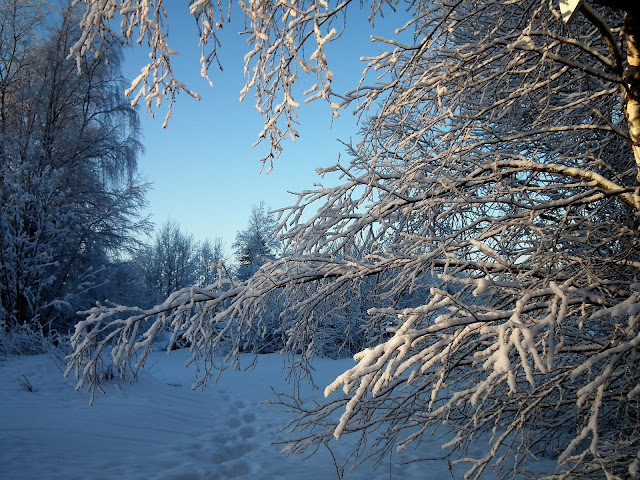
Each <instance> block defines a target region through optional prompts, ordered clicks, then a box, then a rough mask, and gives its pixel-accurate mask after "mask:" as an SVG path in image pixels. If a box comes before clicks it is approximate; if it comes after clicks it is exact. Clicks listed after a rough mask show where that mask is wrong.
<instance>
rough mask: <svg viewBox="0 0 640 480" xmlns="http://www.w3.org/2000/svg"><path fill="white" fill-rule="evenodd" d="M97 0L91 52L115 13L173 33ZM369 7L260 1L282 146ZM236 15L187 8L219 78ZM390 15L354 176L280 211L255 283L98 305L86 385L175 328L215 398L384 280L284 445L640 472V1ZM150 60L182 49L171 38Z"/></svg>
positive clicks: (196, 5)
mask: <svg viewBox="0 0 640 480" xmlns="http://www.w3.org/2000/svg"><path fill="white" fill-rule="evenodd" d="M87 3H88V4H89V8H88V13H87V16H86V17H85V23H84V27H85V32H86V33H87V36H86V37H84V38H86V39H92V38H93V36H95V35H107V36H109V35H112V34H113V30H109V29H108V23H107V21H106V20H105V19H106V13H111V12H113V11H114V10H120V12H121V14H122V15H123V16H124V21H123V30H122V34H123V35H125V36H128V37H131V36H132V35H134V33H133V32H134V27H136V26H138V25H139V26H140V30H139V33H140V35H141V36H142V37H143V39H144V38H145V36H146V35H149V38H150V39H151V38H153V36H152V33H153V31H152V30H150V29H151V28H152V27H153V28H161V27H160V26H161V25H162V22H155V23H151V22H150V21H149V19H148V18H147V17H146V14H145V10H144V8H146V6H147V5H148V2H134V3H133V4H132V5H129V4H127V7H126V10H125V9H124V7H120V6H119V4H117V3H116V2H111V1H107V2H97V1H95V0H87ZM152 3H154V5H156V6H158V5H161V1H160V0H156V2H152ZM354 4H355V2H350V1H348V0H347V1H344V2H325V1H320V0H318V1H312V0H310V1H301V2H296V3H288V2H276V1H267V0H265V1H257V2H250V3H241V6H242V8H243V10H244V12H245V14H246V16H247V18H248V22H247V32H248V34H249V48H250V53H249V55H248V56H247V57H246V58H247V73H248V83H247V91H249V90H250V89H254V90H255V92H256V94H257V96H258V109H259V110H260V112H262V114H263V115H264V116H265V130H264V132H263V135H265V136H269V138H270V141H271V144H272V148H273V149H274V151H277V149H278V147H279V145H280V140H281V139H282V138H283V136H284V134H283V131H284V132H285V133H286V132H287V131H288V132H291V129H292V128H293V127H292V125H293V123H291V122H289V121H288V120H289V119H291V118H293V117H294V112H295V109H296V108H297V107H298V104H297V103H296V102H295V101H294V100H293V92H294V90H293V84H294V83H295V81H296V79H297V76H298V74H301V75H302V74H303V73H307V72H309V73H310V74H311V75H315V76H317V77H318V84H317V85H316V86H315V87H314V89H311V90H310V91H309V93H307V97H308V98H313V97H315V96H319V97H322V98H325V99H327V100H329V101H330V102H331V101H332V98H335V97H332V88H331V77H332V74H330V70H329V69H328V67H327V57H326V55H325V53H326V52H325V49H324V46H325V44H326V43H327V42H330V41H333V40H337V39H339V35H337V34H336V31H340V28H337V29H336V30H334V28H335V24H336V23H337V24H338V25H337V26H339V27H341V26H346V28H349V25H348V22H347V20H348V19H349V18H350V15H357V14H358V13H359V12H358V11H357V10H353V9H355V8H357V6H356V5H354ZM217 5H218V4H214V3H213V2H209V1H206V0H205V1H198V2H192V3H191V12H192V13H193V14H194V16H195V18H196V20H197V21H198V22H199V25H201V33H202V35H203V36H204V38H205V39H209V40H210V41H213V43H214V45H215V47H214V50H213V53H212V54H211V55H209V56H207V55H203V64H204V66H205V67H206V66H207V64H208V63H207V62H209V61H211V60H212V59H215V48H217V45H218V44H217V43H216V41H217V35H218V32H217V30H216V28H218V27H219V24H220V23H221V22H222V18H223V17H222V16H221V15H219V13H220V11H219V10H218V9H217V8H218V7H217ZM101 8H104V10H100V9H101ZM393 11H398V12H400V13H398V22H399V23H398V30H397V35H398V37H394V38H388V39H381V38H375V39H374V40H375V41H377V42H379V45H380V53H379V54H378V55H376V56H373V57H370V58H365V59H363V60H364V62H365V72H364V76H363V80H362V81H361V82H360V83H359V84H358V85H355V86H354V89H353V90H352V91H350V92H346V93H345V94H344V95H343V96H342V106H343V107H345V108H346V107H348V106H352V107H353V108H355V110H356V111H358V112H361V113H364V114H366V115H367V118H366V121H365V123H364V124H363V128H364V131H363V136H362V139H361V140H360V141H359V142H358V143H357V144H356V145H353V146H352V147H351V153H352V159H351V161H350V162H348V163H346V164H342V163H339V164H337V165H335V166H333V167H330V168H328V169H325V170H323V171H322V174H323V175H331V174H334V173H335V174H337V175H339V176H340V178H341V180H342V181H341V183H339V184H338V185H337V186H335V187H332V188H318V189H316V190H310V191H306V192H302V193H301V194H300V196H299V199H298V201H297V204H296V205H295V206H294V207H292V208H290V209H284V210H283V211H282V215H283V216H282V217H281V219H282V223H281V238H282V240H283V242H284V249H285V251H286V252H287V255H286V256H284V257H283V258H279V259H274V260H271V261H268V262H266V263H265V264H264V265H263V266H262V267H261V268H260V269H259V270H258V271H257V272H256V273H255V274H254V275H253V276H252V277H251V278H249V279H247V280H246V281H245V282H241V283H237V282H234V281H233V280H231V279H228V280H226V281H222V280H221V282H220V284H219V287H220V288H219V289H207V290H202V289H184V290H182V291H178V292H175V293H174V294H173V295H172V296H170V297H169V298H168V299H167V300H166V301H165V302H164V303H163V304H161V305H158V306H157V307H155V308H153V309H149V310H146V311H140V310H139V309H132V311H131V312H130V314H129V315H127V312H126V309H124V308H123V307H118V308H105V307H97V308H95V309H93V310H91V311H90V312H88V314H87V318H86V320H84V321H83V322H81V323H79V324H78V326H77V329H76V335H75V338H74V344H75V348H76V350H75V353H74V355H73V356H72V357H71V358H70V363H69V372H70V371H71V370H72V369H73V368H74V367H76V368H77V369H78V370H77V371H78V373H79V376H80V381H79V383H78V386H79V387H82V386H83V385H85V384H88V385H89V386H90V387H91V386H95V383H92V382H93V381H94V379H93V378H92V372H93V371H94V370H93V369H94V367H95V365H96V362H97V361H98V360H97V359H98V357H97V356H96V353H95V352H99V351H101V350H102V349H103V348H104V347H105V345H106V343H105V341H104V340H101V338H102V336H101V335H102V334H103V333H104V332H109V335H110V338H111V339H115V340H116V344H115V346H114V347H113V350H112V360H113V361H114V363H115V364H116V365H118V366H120V368H121V369H122V371H123V372H124V371H126V370H127V365H128V359H130V358H133V357H134V356H136V355H137V357H136V358H137V359H138V362H137V364H136V366H138V367H139V366H140V365H142V364H143V363H144V358H145V352H146V351H147V350H148V348H149V345H150V342H151V341H152V339H153V337H154V334H155V332H157V331H158V329H159V328H160V327H161V326H162V325H163V324H165V323H166V322H168V321H172V322H173V324H172V325H173V327H174V328H175V329H182V330H186V331H187V335H188V336H190V338H191V344H192V345H193V356H194V359H196V360H200V361H202V363H203V366H204V369H203V370H202V373H201V375H200V376H199V377H198V379H197V382H196V385H200V384H202V383H205V382H206V381H207V380H208V378H209V376H210V374H211V370H212V369H213V368H215V366H216V365H215V364H214V361H213V359H212V358H211V356H210V355H207V352H211V349H212V348H215V346H216V345H217V343H219V342H220V341H222V340H223V339H226V338H229V336H231V338H232V339H233V341H234V344H235V345H240V344H241V343H242V341H243V338H250V337H251V335H254V334H255V332H256V331H257V330H259V328H260V325H261V319H262V318H263V316H264V315H265V314H266V312H268V309H269V305H268V301H267V299H269V298H270V297H271V296H272V295H274V294H277V295H279V298H281V299H282V301H283V302H284V311H283V313H282V315H281V318H282V320H283V322H285V324H284V325H283V326H282V331H283V332H286V339H285V349H286V350H288V351H290V352H294V353H297V354H299V357H296V358H297V359H298V360H297V362H298V364H302V363H304V360H305V359H306V358H307V357H308V356H309V355H312V354H313V353H314V349H313V348H309V346H312V345H313V344H314V341H315V340H316V339H317V335H318V332H321V331H322V329H321V327H322V325H323V322H325V321H326V320H327V318H328V315H329V314H330V313H333V312H335V311H336V310H341V311H346V309H347V308H349V306H351V305H352V300H353V292H354V291H355V290H356V289H357V288H358V287H359V286H361V285H362V282H363V279H375V282H374V283H373V284H372V287H371V288H372V289H373V292H374V293H373V295H375V302H374V303H373V305H372V306H371V307H370V308H369V309H368V312H367V314H368V318H367V322H368V325H367V327H371V329H372V331H373V330H376V329H377V330H378V331H382V332H384V333H383V334H381V335H380V337H379V341H378V343H377V344H376V345H372V346H371V347H370V348H367V349H365V350H363V351H362V352H360V353H358V354H356V355H355V356H354V359H355V361H356V364H355V365H354V366H353V368H351V369H349V370H348V371H346V372H344V374H342V375H340V376H339V377H338V378H337V379H336V380H335V381H334V382H332V383H331V384H330V385H329V386H328V387H327V388H326V390H325V393H326V396H327V401H326V403H324V404H321V405H318V406H317V407H316V408H309V407H308V406H300V404H298V403H296V402H292V403H291V404H290V405H289V407H290V408H292V409H294V410H295V409H298V411H299V417H298V418H296V419H294V420H293V422H292V424H291V426H292V427H293V428H294V429H295V430H297V432H298V433H297V435H296V436H295V439H294V440H292V441H291V444H290V445H289V448H288V451H289V452H296V453H299V452H305V451H308V449H309V448H314V447H316V446H319V445H322V444H328V445H330V442H333V441H334V438H335V439H339V438H340V437H342V436H343V435H347V434H351V435H359V436H360V442H359V443H358V447H357V449H356V451H355V452H354V455H353V456H351V457H350V460H351V462H352V463H355V464H357V463H358V462H359V461H361V460H365V459H371V458H373V459H378V460H380V459H382V458H384V456H385V455H387V454H388V453H389V452H390V451H391V449H392V448H394V447H399V448H406V447H409V446H415V448H419V441H420V439H421V437H422V436H423V435H426V434H430V433H432V432H434V431H437V430H438V429H443V430H442V432H443V436H444V437H443V443H444V455H445V456H446V457H447V458H448V459H449V461H451V462H452V463H453V464H463V465H466V466H467V468H468V470H467V477H469V478H482V476H483V474H484V472H486V471H487V470H488V469H491V470H493V471H495V472H496V473H497V474H498V475H499V476H501V477H511V476H516V475H518V474H519V473H525V474H527V473H528V474H531V465H532V462H534V459H535V458H536V457H537V456H541V455H542V456H547V457H552V458H555V459H556V460H557V470H556V471H555V472H547V474H546V478H603V477H606V478H629V477H631V478H640V447H639V445H640V421H639V418H640V404H639V401H640V372H639V371H638V369H637V368H636V363H637V361H638V358H639V356H640V318H639V316H638V315H639V312H640V283H639V282H638V271H639V268H640V252H639V247H640V242H639V240H640V237H639V233H638V228H639V226H640V224H639V223H638V212H639V211H640V195H639V193H638V192H639V191H640V190H639V189H640V185H639V180H638V179H639V178H640V175H639V173H638V172H639V171H640V168H639V167H638V166H639V165H640V68H639V66H640V6H639V5H638V3H637V2H635V1H633V0H626V1H625V0H594V1H590V0H584V1H565V0H560V1H559V2H555V1H553V0H551V1H550V0H514V1H512V2H506V1H503V0H476V1H464V2H463V1H461V2H448V1H443V0H435V1H417V2H413V1H411V2H410V1H407V2H401V1H391V0H389V1H381V2H372V3H371V14H370V20H371V21H372V22H373V21H374V20H376V19H378V18H379V17H380V15H381V14H382V13H383V12H384V14H385V17H386V18H387V21H389V18H391V17H392V16H393ZM345 12H346V14H345ZM155 14H162V11H161V10H156V11H155ZM343 14H345V15H343ZM136 22H138V23H136ZM345 24H346V25H345ZM84 45H86V44H85V43H83V42H82V41H81V42H79V43H77V44H76V47H75V49H74V52H80V53H82V49H83V48H84ZM208 45H210V44H207V43H206V42H203V46H204V47H205V48H206V47H207V46H208ZM305 47H307V48H305ZM153 48H155V49H157V50H156V52H157V55H156V56H155V57H154V59H156V60H157V59H162V61H163V62H165V61H166V60H167V59H168V58H169V56H168V52H169V49H168V48H166V45H165V44H163V43H162V42H156V43H154V44H153ZM165 54H166V55H165ZM163 55H164V56H163ZM167 65H168V64H167V63H157V62H156V63H155V64H154V65H152V66H151V68H150V69H147V70H146V71H145V72H143V75H142V76H141V77H140V78H139V79H138V80H137V81H136V84H135V85H136V86H137V88H139V90H138V94H139V96H138V97H137V98H141V96H146V98H147V100H148V101H152V100H155V99H156V98H157V97H158V96H162V95H166V96H168V97H171V96H172V95H173V94H174V92H175V88H176V86H179V84H176V83H175V82H174V80H173V77H172V76H170V75H166V76H154V75H152V74H151V72H153V69H154V68H167ZM166 71H168V70H166ZM147 73H148V74H147ZM372 77H375V79H374V80H372ZM157 78H161V79H162V80H161V81H160V84H159V88H152V87H155V85H154V84H153V81H154V79H157ZM150 82H151V83H150ZM171 82H174V83H171ZM167 86H168V87H167ZM163 88H164V90H163ZM167 88H168V89H167ZM279 96H280V97H279ZM276 98H278V100H276ZM279 100H281V101H279ZM337 107H338V106H337V105H335V106H334V105H332V108H337ZM279 122H284V124H285V127H283V129H281V128H280V127H281V126H282V125H281V123H279ZM357 245H366V246H367V248H366V249H365V250H364V254H363V255H354V254H353V251H354V250H353V248H354V246H357ZM327 307H328V308H327ZM123 319H127V321H123ZM205 319H206V320H205ZM145 325H148V326H147V327H144V328H146V331H147V333H146V334H145V337H144V338H143V339H142V340H141V341H139V342H137V343H136V339H137V338H138V337H137V335H138V332H139V331H140V329H141V328H143V326H145ZM235 351H238V349H235ZM340 391H342V393H339V392H340ZM474 443H481V444H482V445H485V446H486V449H485V450H470V449H469V446H470V445H472V444H474ZM474 451H475V452H478V451H482V453H474ZM536 476H537V477H538V478H541V477H543V476H544V475H543V474H541V473H537V474H536Z"/></svg>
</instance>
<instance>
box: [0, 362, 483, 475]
mask: <svg viewBox="0 0 640 480" xmlns="http://www.w3.org/2000/svg"><path fill="white" fill-rule="evenodd" d="M187 358H188V352H187V351H175V352H173V353H172V354H171V355H170V356H168V355H167V354H166V353H154V354H152V355H151V357H150V358H149V360H148V361H147V367H146V368H145V370H144V372H143V373H142V374H141V376H140V379H139V381H138V382H136V383H133V384H129V383H122V382H117V381H112V382H111V383H110V384H109V386H108V394H107V395H106V396H102V395H101V394H97V395H96V400H95V403H94V405H93V406H89V397H88V394H87V393H86V392H76V391H75V390H74V384H75V382H74V381H73V379H69V380H65V379H64V377H63V376H62V374H61V372H60V371H59V369H58V367H57V366H56V364H55V363H54V362H53V360H52V359H51V357H49V356H46V355H41V356H25V357H20V358H9V359H4V360H0V392H2V393H1V394H0V478H1V479H4V480H13V479H15V480H27V479H37V480H44V479H61V480H72V479H82V480H89V479H119V480H129V479H144V480H149V479H166V480H169V479H172V480H191V479H193V480H195V479H230V478H240V479H278V480H292V479H305V480H316V479H317V480H321V479H322V480H325V479H332V478H337V476H336V471H335V468H334V466H333V460H332V458H331V456H330V454H329V453H328V451H327V450H326V449H324V450H320V451H319V452H318V454H316V455H314V456H313V457H311V458H308V459H303V458H301V457H299V456H291V457H286V456H284V455H282V454H280V450H281V448H282V447H281V446H279V445H274V444H273V443H274V442H277V441H279V440H282V439H283V433H282V432H281V427H282V426H283V425H284V424H285V423H286V420H287V418H288V417H287V415H286V414H285V413H283V412H281V411H280V410H279V409H278V407H277V406H274V405H272V404H266V403H264V401H265V400H274V399H275V396H274V394H273V392H272V387H273V388H274V389H275V390H278V391H283V392H287V391H290V390H291V386H289V385H288V384H287V383H286V382H285V381H284V375H283V373H282V370H283V363H282V359H281V357H279V356H278V355H263V356H260V358H259V361H258V364H257V367H256V368H255V369H253V370H249V371H246V372H234V371H231V370H229V371H226V372H224V374H223V375H222V377H221V378H220V380H219V381H218V383H217V385H215V386H213V385H210V386H209V387H208V388H206V389H205V390H204V391H201V390H197V391H192V390H191V388H190V385H191V382H192V381H193V371H192V370H189V369H185V368H184V362H185V360H186V359H187ZM351 363H352V362H351V361H350V360H340V361H333V360H322V359H321V360H318V362H317V364H316V365H315V367H316V369H317V376H316V377H315V378H316V380H317V382H319V383H318V385H319V386H322V387H324V385H326V384H328V383H329V382H330V381H331V380H333V379H334V378H335V377H336V375H338V374H339V373H341V372H342V371H343V370H344V369H345V368H346V367H348V366H349V365H351ZM25 377H26V379H28V381H29V383H30V384H31V385H32V386H33V387H34V391H33V392H30V391H27V389H25V388H24V387H23V386H22V385H21V382H22V383H24V380H25ZM304 393H305V395H308V396H316V397H320V396H321V392H320V391H318V390H315V391H312V390H311V389H310V388H309V390H308V391H305V392H304ZM349 441H350V439H348V438H345V439H343V440H340V442H342V443H344V444H345V447H346V448H348V445H349ZM429 441H430V439H427V442H423V443H422V444H421V446H420V452H419V454H420V455H421V456H425V455H428V453H429V450H432V454H434V455H441V454H442V450H441V449H440V447H439V445H438V443H437V442H436V441H433V442H432V443H429ZM339 445H340V443H336V446H339ZM411 455H416V456H417V455H418V453H417V452H407V453H403V455H395V454H394V456H393V457H392V459H391V462H389V463H387V464H385V465H383V466H382V467H380V468H379V469H377V470H375V471H374V470H372V468H370V467H369V466H367V465H365V466H363V467H360V468H359V469H357V470H356V471H355V472H353V473H352V474H351V475H350V476H349V477H348V478H349V479H362V480H365V479H366V480H373V479H378V478H379V479H388V478H392V479H403V480H410V479H430V478H434V479H442V478H450V473H449V468H448V465H447V462H446V461H442V462H439V463H438V462H429V463H428V464H424V463H419V462H418V463H408V464H407V463H405V462H406V461H407V460H410V458H411ZM486 478H491V477H490V476H489V475H487V477H486Z"/></svg>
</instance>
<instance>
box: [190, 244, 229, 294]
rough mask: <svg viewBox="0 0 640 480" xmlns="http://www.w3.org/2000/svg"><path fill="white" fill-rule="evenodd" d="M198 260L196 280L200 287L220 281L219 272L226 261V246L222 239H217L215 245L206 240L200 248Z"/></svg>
mask: <svg viewBox="0 0 640 480" xmlns="http://www.w3.org/2000/svg"><path fill="white" fill-rule="evenodd" d="M197 255H198V259H197V260H196V278H197V283H198V285H200V286H203V287H204V286H207V285H211V284H212V283H214V282H215V281H216V280H217V279H218V270H219V269H220V268H221V265H220V264H221V262H223V261H224V244H223V242H222V239H221V238H219V237H218V238H215V239H214V240H213V243H211V242H210V241H209V239H208V238H206V239H205V240H204V241H203V242H202V243H201V244H200V245H199V247H198V254H197Z"/></svg>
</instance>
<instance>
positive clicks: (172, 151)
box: [124, 2, 380, 254]
mask: <svg viewBox="0 0 640 480" xmlns="http://www.w3.org/2000/svg"><path fill="white" fill-rule="evenodd" d="M168 6H169V8H168V14H169V26H170V35H169V38H168V40H169V44H170V45H171V46H172V47H173V48H174V49H176V50H178V51H179V56H178V57H176V58H175V60H174V64H175V65H174V71H175V73H176V76H177V77H178V78H179V79H180V80H181V81H183V82H184V83H186V84H187V86H188V87H189V88H191V89H192V90H195V91H197V92H198V93H199V94H200V96H201V100H200V101H197V100H194V99H192V98H191V97H189V96H188V95H186V94H180V95H179V96H178V102H177V104H176V105H174V108H173V115H172V118H171V120H170V122H169V126H168V127H167V129H165V130H163V129H162V123H163V121H164V116H165V110H164V108H161V109H160V110H158V111H157V112H155V117H152V116H151V115H150V114H149V113H144V114H142V115H141V122H142V134H143V138H142V141H143V143H144V145H145V153H144V155H143V156H142V158H141V159H140V162H139V169H140V172H141V174H142V176H143V177H144V178H145V179H146V180H147V181H149V182H151V183H152V185H153V187H152V188H153V189H152V190H151V191H150V192H149V194H148V201H149V211H150V213H151V215H152V220H153V221H154V222H155V223H156V224H157V225H161V224H162V223H164V222H165V221H166V220H167V219H169V218H170V219H172V220H174V221H176V222H177V223H178V224H179V225H181V227H182V228H183V229H184V230H185V231H186V232H188V233H191V234H193V235H194V237H195V238H196V239H198V240H203V239H204V238H209V239H213V238H215V237H221V238H222V239H223V242H224V243H225V249H226V253H227V254H230V253H232V247H231V244H232V243H233V240H234V238H235V234H236V231H238V230H240V229H243V228H245V226H246V223H247V219H248V216H249V212H250V210H251V206H252V205H254V204H258V203H260V202H261V201H264V202H265V204H266V205H267V206H269V207H270V208H279V207H284V206H288V205H293V204H294V203H295V196H293V195H291V194H289V193H287V192H291V191H294V192H298V191H301V190H304V189H308V188H312V187H313V184H314V183H316V182H320V181H322V180H321V179H320V177H318V175H317V174H316V173H315V169H316V168H317V167H321V166H329V165H332V164H334V163H335V162H336V161H337V159H338V155H339V154H340V153H343V155H344V146H343V145H342V144H341V143H339V142H338V139H342V140H346V141H348V140H349V139H350V138H355V136H356V133H357V128H358V127H357V124H356V121H355V118H354V116H353V115H352V113H351V112H350V111H344V112H342V114H341V116H340V117H339V118H338V119H334V121H333V125H332V122H331V121H332V116H331V112H330V110H329V107H328V106H327V105H326V103H323V102H318V101H317V102H313V103H311V104H307V105H303V106H302V109H301V111H300V116H299V121H300V125H299V128H298V131H299V132H300V138H299V139H298V140H297V141H296V143H291V142H286V143H285V144H284V146H285V150H284V151H283V153H282V154H281V156H280V157H279V158H278V159H276V161H275V167H274V170H273V171H272V172H271V173H269V174H265V173H261V164H260V162H259V159H260V158H262V157H263V156H264V155H265V153H267V150H265V149H266V145H265V146H259V147H257V148H255V149H254V148H252V145H253V144H254V143H255V141H256V139H257V135H258V133H259V132H260V130H261V129H262V117H261V116H260V115H259V114H258V112H257V111H256V110H255V105H254V104H255V101H254V99H253V97H252V96H248V97H247V99H246V100H245V101H244V102H242V103H240V102H239V94H240V90H241V89H242V87H243V86H244V76H243V66H244V64H243V57H244V55H245V53H246V52H247V51H248V46H247V44H246V39H245V38H246V37H242V36H240V35H238V33H237V32H238V31H239V27H238V26H242V18H241V12H235V13H236V15H235V17H234V19H233V20H234V21H233V22H232V24H231V25H229V24H225V27H224V30H223V32H222V37H221V38H222V50H221V53H220V58H221V63H222V66H223V68H224V70H223V71H219V70H218V69H217V68H216V69H214V70H213V71H211V72H210V76H211V79H212V80H213V83H214V88H211V87H210V86H209V85H208V83H207V81H206V80H204V79H203V78H201V77H200V64H199V57H200V49H199V46H198V39H197V30H196V27H195V24H194V22H193V19H192V18H191V17H190V16H189V14H188V7H187V4H186V2H185V3H184V4H181V5H180V4H179V2H171V5H168ZM354 14H355V16H354ZM365 19H366V13H365V12H364V11H358V10H353V11H352V15H351V18H349V19H348V24H347V26H348V28H347V32H346V34H345V36H344V37H343V38H342V39H340V41H339V42H340V43H339V45H336V47H333V48H332V49H331V50H329V52H330V57H329V62H330V68H331V69H332V71H333V72H334V73H335V75H336V78H335V84H336V85H337V86H338V90H339V91H342V92H344V91H346V90H348V89H349V87H352V86H354V85H356V83H357V81H358V80H359V78H360V74H361V71H362V68H363V65H362V64H361V63H360V61H359V59H360V57H361V56H362V55H365V54H371V53H374V52H377V51H378V50H379V49H380V47H379V46H376V45H373V44H372V43H371V42H370V35H371V33H372V30H371V28H370V27H369V26H368V24H367V22H366V20H365ZM376 34H377V32H376ZM147 53H148V50H147V49H145V48H144V47H137V46H136V47H129V48H128V49H127V50H126V51H125V58H126V62H125V66H124V74H125V76H126V77H127V78H129V79H131V78H133V77H134V76H137V74H138V73H139V71H140V68H141V67H142V65H143V64H144V61H145V58H147V57H146V55H147ZM312 83H314V81H313V79H308V80H307V79H303V83H301V87H302V89H301V91H302V90H304V89H305V88H308V87H309V85H311V84H312ZM250 95H252V94H250ZM300 98H301V95H299V96H298V98H296V99H297V100H298V101H300ZM143 107H144V105H143V104H142V102H141V105H140V107H138V108H140V113H143V112H144V108H143ZM325 184H326V182H325Z"/></svg>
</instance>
